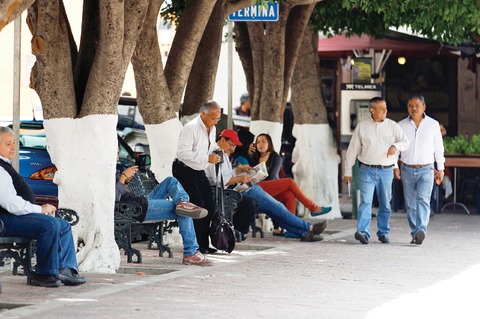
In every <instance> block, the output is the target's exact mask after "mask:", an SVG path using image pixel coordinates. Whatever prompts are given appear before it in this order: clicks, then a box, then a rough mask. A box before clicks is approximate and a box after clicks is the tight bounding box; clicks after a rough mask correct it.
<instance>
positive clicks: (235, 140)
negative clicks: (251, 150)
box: [220, 130, 242, 146]
mask: <svg viewBox="0 0 480 319" xmlns="http://www.w3.org/2000/svg"><path fill="white" fill-rule="evenodd" d="M220 136H222V137H226V138H229V139H231V140H232V142H233V143H234V144H235V145H237V146H242V142H240V140H239V139H238V134H237V132H235V131H234V130H223V131H222V133H220Z"/></svg>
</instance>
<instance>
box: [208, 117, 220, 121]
mask: <svg viewBox="0 0 480 319" xmlns="http://www.w3.org/2000/svg"><path fill="white" fill-rule="evenodd" d="M208 118H209V119H210V120H211V121H214V122H218V121H220V119H221V117H218V118H217V117H215V118H214V117H211V116H208Z"/></svg>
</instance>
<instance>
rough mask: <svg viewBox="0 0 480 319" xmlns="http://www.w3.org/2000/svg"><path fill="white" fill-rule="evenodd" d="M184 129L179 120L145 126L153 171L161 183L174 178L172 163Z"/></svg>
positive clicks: (174, 119)
mask: <svg viewBox="0 0 480 319" xmlns="http://www.w3.org/2000/svg"><path fill="white" fill-rule="evenodd" d="M182 127H183V126H182V123H180V121H179V120H178V119H177V118H173V119H171V120H168V121H165V122H163V123H160V124H151V125H145V130H146V132H147V136H148V144H149V146H150V155H151V157H152V165H151V170H152V172H153V173H154V174H155V177H156V179H157V180H158V181H159V182H161V181H163V180H164V179H165V178H167V177H168V176H172V163H173V160H174V159H175V157H176V156H177V155H176V154H177V145H178V136H179V135H180V131H181V130H182Z"/></svg>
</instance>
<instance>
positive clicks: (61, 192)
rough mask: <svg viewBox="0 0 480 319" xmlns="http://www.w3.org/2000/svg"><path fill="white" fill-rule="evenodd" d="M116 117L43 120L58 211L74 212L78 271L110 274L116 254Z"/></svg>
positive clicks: (116, 257)
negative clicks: (61, 208) (56, 192)
mask: <svg viewBox="0 0 480 319" xmlns="http://www.w3.org/2000/svg"><path fill="white" fill-rule="evenodd" d="M116 125H117V115H114V114H109V115H90V116H86V117H83V118H79V119H71V118H56V119H50V120H45V122H44V126H45V132H46V135H47V143H48V152H49V153H50V156H51V158H52V162H53V163H54V164H55V165H56V166H57V168H58V171H57V173H56V174H55V179H54V182H55V183H56V184H57V185H58V197H59V205H60V207H65V208H71V209H74V210H75V211H76V212H77V213H78V214H79V216H80V222H79V223H78V224H77V225H76V226H74V227H73V234H74V241H75V244H76V245H77V246H79V247H78V252H77V261H78V264H79V269H80V271H84V272H101V273H114V272H115V271H116V270H117V269H118V267H119V266H120V252H119V249H118V247H117V245H116V243H115V237H114V220H113V215H114V202H115V187H114V185H115V166H116V154H117V136H116Z"/></svg>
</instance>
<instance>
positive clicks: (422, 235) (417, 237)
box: [415, 229, 425, 245]
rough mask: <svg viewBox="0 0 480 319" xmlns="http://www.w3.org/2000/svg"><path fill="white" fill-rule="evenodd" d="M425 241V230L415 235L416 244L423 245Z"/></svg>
mask: <svg viewBox="0 0 480 319" xmlns="http://www.w3.org/2000/svg"><path fill="white" fill-rule="evenodd" d="M424 239H425V232H424V231H423V230H421V229H420V230H418V231H417V233H416V234H415V244H417V245H421V244H422V243H423V240H424Z"/></svg>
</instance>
